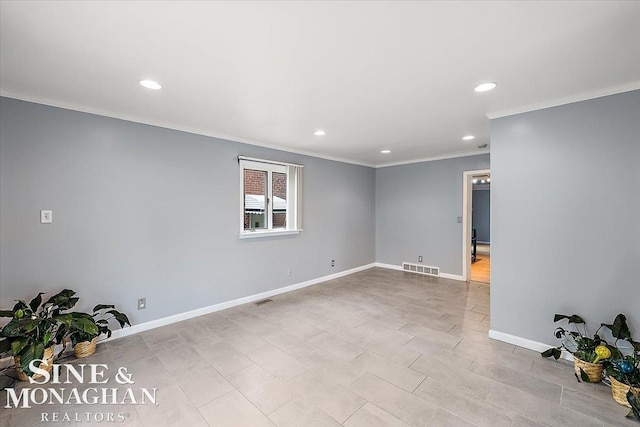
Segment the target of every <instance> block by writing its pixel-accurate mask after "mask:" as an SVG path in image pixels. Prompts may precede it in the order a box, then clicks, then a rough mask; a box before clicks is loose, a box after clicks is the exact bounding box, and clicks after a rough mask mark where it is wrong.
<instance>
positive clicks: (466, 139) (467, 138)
mask: <svg viewBox="0 0 640 427" xmlns="http://www.w3.org/2000/svg"><path fill="white" fill-rule="evenodd" d="M474 138H475V136H473V135H467V136H463V137H462V139H463V140H465V141H471V140H472V139H474Z"/></svg>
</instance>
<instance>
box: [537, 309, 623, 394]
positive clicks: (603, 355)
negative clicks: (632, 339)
mask: <svg viewBox="0 0 640 427" xmlns="http://www.w3.org/2000/svg"><path fill="white" fill-rule="evenodd" d="M565 319H566V321H567V323H568V324H569V325H571V326H573V330H568V329H565V328H563V327H561V326H559V327H557V328H556V330H555V336H556V338H557V339H559V340H561V344H560V346H558V347H554V348H550V349H548V350H546V351H544V352H542V356H543V357H552V356H553V357H554V358H555V359H556V360H558V359H559V358H560V355H561V354H562V350H566V351H568V352H569V353H571V355H572V356H573V363H574V369H575V372H576V378H577V379H578V381H580V380H581V379H582V381H585V382H593V383H595V382H600V381H601V380H602V371H603V365H602V361H603V360H606V359H607V358H609V357H611V348H610V346H609V345H608V343H607V341H605V340H604V339H603V338H602V337H601V336H600V335H598V332H599V331H600V329H601V328H602V327H603V326H600V328H598V330H597V331H596V333H595V334H594V335H593V338H590V337H589V336H588V335H589V334H588V332H587V325H586V322H585V321H584V320H583V319H582V317H580V316H578V315H577V314H573V315H571V316H567V315H565V314H556V315H555V316H554V317H553V321H554V322H559V321H561V320H565ZM578 325H582V330H580V328H579V327H578Z"/></svg>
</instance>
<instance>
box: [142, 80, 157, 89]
mask: <svg viewBox="0 0 640 427" xmlns="http://www.w3.org/2000/svg"><path fill="white" fill-rule="evenodd" d="M140 84H141V85H142V86H144V87H146V88H147V89H153V90H158V89H162V85H161V84H160V83H158V82H156V81H153V80H140Z"/></svg>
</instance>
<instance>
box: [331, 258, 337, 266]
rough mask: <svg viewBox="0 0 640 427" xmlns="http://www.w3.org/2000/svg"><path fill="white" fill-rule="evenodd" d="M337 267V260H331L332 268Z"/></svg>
mask: <svg viewBox="0 0 640 427" xmlns="http://www.w3.org/2000/svg"><path fill="white" fill-rule="evenodd" d="M335 266H336V260H335V259H332V260H331V267H335Z"/></svg>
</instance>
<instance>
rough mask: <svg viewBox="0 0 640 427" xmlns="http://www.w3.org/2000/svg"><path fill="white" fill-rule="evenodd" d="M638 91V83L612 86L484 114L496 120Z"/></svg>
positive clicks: (639, 85)
mask: <svg viewBox="0 0 640 427" xmlns="http://www.w3.org/2000/svg"><path fill="white" fill-rule="evenodd" d="M638 89H640V81H638V82H631V83H626V84H623V85H619V86H612V87H608V88H604V89H598V90H592V91H589V92H582V93H579V94H576V95H571V96H565V97H564V98H556V99H552V100H548V101H543V102H538V103H535V104H528V105H523V106H520V107H514V108H508V109H506V110H499V111H494V112H489V113H487V114H486V116H487V118H489V119H498V118H500V117H507V116H513V115H515V114H522V113H528V112H531V111H536V110H543V109H545V108H551V107H558V106H560V105H566V104H572V103H574V102H580V101H587V100H589V99H595V98H602V97H603V96H609V95H615V94H617V93H624V92H629V91H632V90H638Z"/></svg>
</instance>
